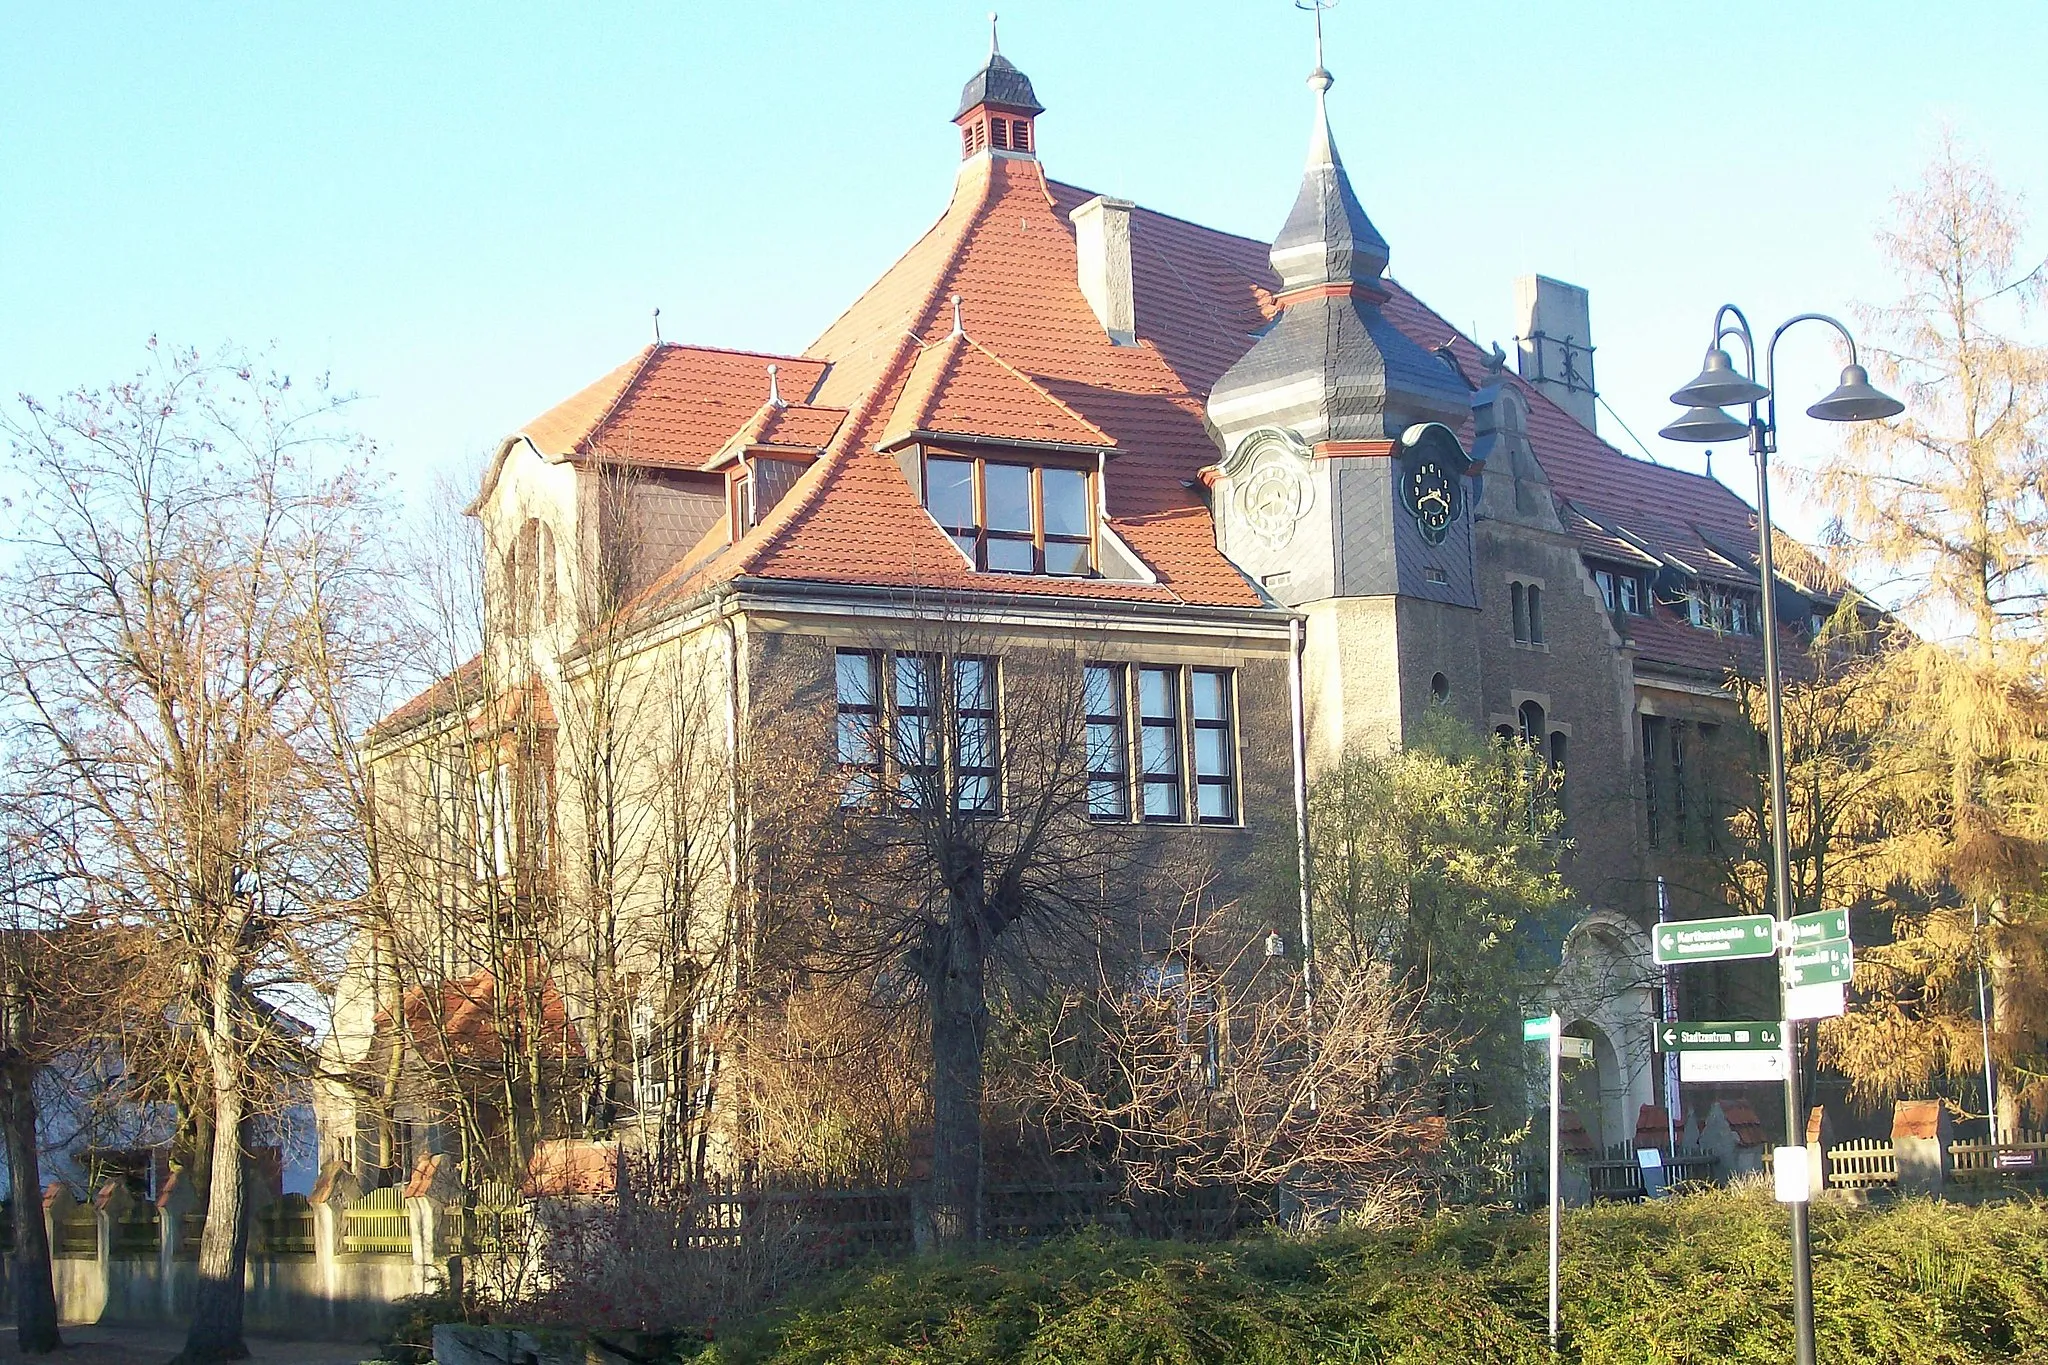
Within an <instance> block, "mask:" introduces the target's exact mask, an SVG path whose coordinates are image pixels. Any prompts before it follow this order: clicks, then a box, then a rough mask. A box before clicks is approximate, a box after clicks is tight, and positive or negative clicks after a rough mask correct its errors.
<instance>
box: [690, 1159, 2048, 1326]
mask: <svg viewBox="0 0 2048 1365" xmlns="http://www.w3.org/2000/svg"><path fill="white" fill-rule="evenodd" d="M1814 1236H1815V1245H1816V1270H1815V1299H1816V1303H1817V1311H1818V1318H1819V1323H1820V1356H1821V1359H1822V1360H1824V1361H1829V1362H1853V1363H1854V1365H1887V1363H1888V1362H1901V1363H1902V1365H1903V1363H1904V1362H1913V1365H1951V1363H1954V1365H1962V1363H1963V1362H1972V1363H1974V1362H1980V1361H2012V1360H2022V1361H2026V1360H2032V1361H2040V1362H2048V1203H2041V1202H2033V1203H2013V1204H2005V1205H1999V1206H1995V1207H1981V1208H1971V1207H1963V1206H1957V1205H1948V1204H1937V1203H1930V1202H1923V1201H1909V1202H1906V1203H1902V1204H1900V1205H1897V1206H1896V1207H1893V1208H1890V1209H1887V1210H1884V1211H1881V1212H1871V1211H1860V1212H1859V1211H1855V1210H1850V1209H1847V1208H1842V1207H1837V1206H1834V1205H1828V1204H1824V1205H1821V1206H1818V1207H1816V1209H1815V1211H1814ZM1564 1250H1565V1255H1564V1262H1563V1271H1562V1275H1561V1283H1562V1287H1563V1289H1562V1292H1563V1303H1564V1314H1563V1316H1564V1331H1565V1341H1564V1349H1563V1351H1562V1352H1561V1353H1560V1358H1561V1359H1563V1360H1565V1361H1568V1362H1581V1363H1582V1365H1645V1363H1646V1362H1648V1363H1650V1365H1748V1363H1749V1362H1756V1365H1766V1363H1768V1365H1782V1363H1783V1362H1784V1361H1786V1360H1787V1359H1789V1358H1790V1356H1791V1327H1790V1311H1791V1310H1790V1305H1791V1291H1790V1283H1791V1270H1790V1264H1789V1252H1788V1238H1787V1233H1786V1217H1785V1212H1784V1210H1783V1209H1782V1208H1780V1207H1779V1206H1777V1205H1775V1204H1773V1203H1771V1202H1769V1201H1768V1200H1767V1199H1765V1198H1762V1197H1760V1196H1756V1195H1735V1194H1726V1193H1713V1194H1702V1195H1695V1196H1692V1197H1689V1198H1685V1199H1679V1200H1669V1201H1664V1202H1660V1203H1656V1204H1646V1205H1636V1206H1625V1205H1624V1206H1612V1207H1607V1208H1601V1209H1594V1210H1584V1211H1577V1212H1574V1213H1572V1214H1571V1215H1569V1216H1568V1218H1567V1220H1566V1224H1565V1248H1564ZM1546 1261H1547V1257H1546V1248H1545V1242H1544V1229H1543V1224H1542V1221H1541V1220H1540V1219H1529V1218H1502V1217H1490V1218H1489V1217H1481V1216H1476V1215H1447V1216H1444V1217H1441V1218H1437V1219H1434V1220H1431V1221H1429V1222H1425V1223H1420V1224H1416V1225H1414V1226H1412V1227H1407V1228H1401V1229H1394V1230H1380V1231H1360V1230H1339V1231H1332V1232H1327V1233H1321V1234H1317V1235H1314V1236H1309V1237H1284V1236H1272V1237H1262V1238H1251V1239H1244V1240H1240V1241H1237V1242H1233V1243H1227V1244H1223V1245H1214V1246H1196V1245H1189V1244H1183V1243H1172V1242H1140V1241H1131V1240H1121V1239H1116V1238H1112V1237H1110V1236H1108V1235H1106V1234H1103V1233H1092V1234H1085V1235H1081V1236H1077V1237H1072V1238H1066V1239H1062V1240H1059V1241H1055V1242H1051V1243H1047V1244H1045V1245H1043V1246H1040V1247H1036V1248H1031V1249H1013V1250H997V1251H992V1252H990V1253H989V1254H988V1255H986V1256H983V1257H977V1258H973V1259H964V1258H963V1259H926V1260H918V1261H906V1262H897V1263H893V1264H884V1265H877V1266H870V1267H866V1268H861V1269H856V1270H853V1271H850V1272H847V1273H845V1274H843V1275H841V1276H838V1277H836V1278H834V1279H832V1280H829V1281H826V1282H824V1283H822V1284H820V1285H817V1286H814V1287H813V1288H812V1289H811V1290H809V1291H808V1292H806V1293H804V1294H801V1295H799V1296H798V1297H796V1298H794V1299H792V1300H791V1301H789V1302H787V1303H786V1304H784V1305H783V1306H782V1307H781V1308H779V1309H778V1310H776V1311H775V1312H772V1313H769V1314H765V1315H763V1316H761V1317H759V1318H756V1319H753V1320H750V1321H748V1322H745V1323H740V1324H736V1325H731V1324H728V1325H724V1326H721V1327H719V1328H718V1329H717V1333H716V1335H717V1336H718V1338H719V1339H718V1340H717V1341H715V1342H713V1343H712V1344H709V1345H707V1346H705V1347H703V1348H701V1349H700V1350H699V1351H697V1353H696V1354H694V1355H686V1356H685V1359H687V1360H689V1361H690V1362H692V1365H827V1362H832V1363H833V1365H837V1363H838V1362H875V1363H876V1365H881V1363H883V1362H888V1363H889V1365H894V1363H895V1362H910V1361H917V1362H938V1363H940V1365H995V1363H996V1362H1012V1361H1014V1362H1023V1363H1024V1365H1055V1363H1056V1365H1239V1363H1242V1365H1310V1363H1311V1362H1314V1363H1316V1365H1320V1363H1321V1362H1347V1363H1351V1362H1372V1363H1373V1365H1464V1363H1465V1362H1488V1363H1489V1365H1492V1363H1493V1362H1503V1363H1505V1365H1514V1363H1516V1362H1531V1365H1535V1363H1536V1362H1542V1361H1546V1360H1548V1358H1549V1352H1548V1349H1547V1344H1546V1341H1545V1336H1544V1320H1543V1319H1544V1291H1545V1284H1544V1280H1545V1269H1546Z"/></svg>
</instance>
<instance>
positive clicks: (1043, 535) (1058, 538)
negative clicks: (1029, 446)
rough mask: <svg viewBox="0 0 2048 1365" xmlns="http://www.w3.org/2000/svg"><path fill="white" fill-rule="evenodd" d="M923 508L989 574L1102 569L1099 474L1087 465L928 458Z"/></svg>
mask: <svg viewBox="0 0 2048 1365" xmlns="http://www.w3.org/2000/svg"><path fill="white" fill-rule="evenodd" d="M924 467H925V481H924V505H925V509H926V510H927V511H929V512H930V513H931V514H932V519H933V520H934V521H936V522H938V523H939V525H940V526H942V527H944V528H945V531H946V534H947V535H949V536H951V537H952V538H953V543H954V544H955V545H957V546H959V547H960V552H961V553H962V554H964V555H966V556H967V558H968V560H969V562H970V563H972V564H973V565H974V567H975V569H976V570H977V571H980V572H984V573H1018V574H1033V573H1042V574H1056V575H1059V576H1061V577H1067V578H1085V577H1087V576H1088V575H1089V574H1092V573H1093V572H1094V571H1095V505H1094V498H1093V496H1092V490H1093V482H1094V476H1093V474H1091V473H1090V472H1089V471H1087V470H1085V469H1067V468H1061V467H1057V466H1050V465H1025V464H1004V463H1000V462H997V461H992V460H970V459H961V458H958V457H955V456H942V455H931V456H927V457H926V458H925V462H924Z"/></svg>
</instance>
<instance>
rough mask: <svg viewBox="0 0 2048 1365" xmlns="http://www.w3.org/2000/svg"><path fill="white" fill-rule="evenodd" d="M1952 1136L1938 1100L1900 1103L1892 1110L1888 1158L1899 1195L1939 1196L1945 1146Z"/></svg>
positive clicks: (1943, 1106) (1945, 1161) (1944, 1174)
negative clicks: (1895, 1174) (1895, 1173)
mask: <svg viewBox="0 0 2048 1365" xmlns="http://www.w3.org/2000/svg"><path fill="white" fill-rule="evenodd" d="M1953 1136H1954V1133H1953V1131H1952V1121H1951V1118H1950V1115H1949V1111H1948V1106H1947V1105H1946V1104H1944V1103H1942V1102H1941V1101H1940V1100H1900V1101H1899V1102H1898V1104H1897V1105H1896V1106H1895V1107H1894V1108H1893V1109H1892V1155H1893V1157H1894V1158H1895V1159H1896V1160H1897V1162H1898V1166H1899V1193H1901V1194H1931V1195H1939V1194H1940V1193H1941V1192H1942V1187H1943V1186H1945V1185H1946V1184H1947V1183H1948V1144H1949V1141H1950V1139H1951V1138H1952V1137H1953Z"/></svg>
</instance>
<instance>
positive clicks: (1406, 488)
mask: <svg viewBox="0 0 2048 1365" xmlns="http://www.w3.org/2000/svg"><path fill="white" fill-rule="evenodd" d="M1401 493H1402V499H1403V501H1405V502H1406V503H1407V504H1408V512H1409V514H1410V515H1411V516H1413V517H1414V518H1415V529H1416V530H1418V531H1420V532H1422V538H1423V539H1424V540H1426V541H1428V542H1429V543H1430V544H1432V545H1441V544H1443V543H1444V536H1445V535H1446V534H1448V533H1449V531H1450V529H1451V523H1452V522H1453V521H1455V520H1457V517H1458V511H1459V508H1460V506H1461V505H1462V504H1463V501H1464V498H1463V496H1462V490H1461V488H1460V487H1459V479H1458V476H1457V475H1455V474H1453V473H1451V472H1450V471H1449V470H1448V469H1445V468H1444V467H1443V465H1441V464H1439V463H1438V462H1437V461H1436V460H1434V459H1428V458H1425V459H1421V460H1417V461H1415V462H1414V463H1413V464H1410V465H1409V466H1408V467H1407V468H1406V470H1405V471H1404V472H1403V474H1402V484H1401Z"/></svg>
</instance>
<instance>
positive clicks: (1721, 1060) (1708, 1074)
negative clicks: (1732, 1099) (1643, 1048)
mask: <svg viewBox="0 0 2048 1365" xmlns="http://www.w3.org/2000/svg"><path fill="white" fill-rule="evenodd" d="M1678 1079H1679V1080H1681V1081H1683V1082H1684V1083H1685V1084H1687V1085H1698V1084H1701V1083H1704V1082H1708V1081H1782V1080H1784V1079H1785V1053H1784V1050H1783V1049H1782V1048H1774V1049H1772V1050H1771V1051H1769V1052H1681V1053H1679V1054H1678Z"/></svg>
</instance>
